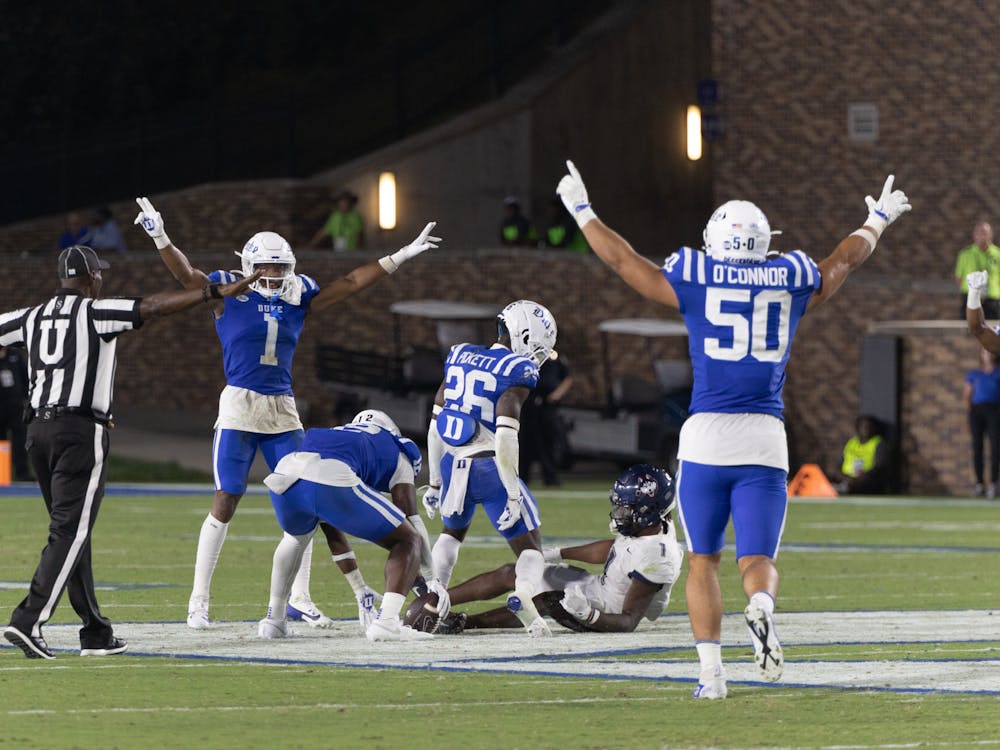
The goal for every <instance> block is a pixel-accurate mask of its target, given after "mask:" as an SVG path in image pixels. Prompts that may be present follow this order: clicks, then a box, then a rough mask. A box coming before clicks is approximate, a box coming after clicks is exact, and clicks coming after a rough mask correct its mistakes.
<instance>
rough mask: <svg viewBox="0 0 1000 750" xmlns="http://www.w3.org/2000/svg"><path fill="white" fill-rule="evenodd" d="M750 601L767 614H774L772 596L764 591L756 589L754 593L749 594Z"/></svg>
mask: <svg viewBox="0 0 1000 750" xmlns="http://www.w3.org/2000/svg"><path fill="white" fill-rule="evenodd" d="M750 603H751V604H756V605H757V606H758V607H760V608H761V609H762V610H764V611H765V612H767V613H768V614H769V615H773V614H774V597H772V596H771V595H770V594H769V593H767V592H766V591H758V592H757V593H756V594H754V595H753V596H751V597H750Z"/></svg>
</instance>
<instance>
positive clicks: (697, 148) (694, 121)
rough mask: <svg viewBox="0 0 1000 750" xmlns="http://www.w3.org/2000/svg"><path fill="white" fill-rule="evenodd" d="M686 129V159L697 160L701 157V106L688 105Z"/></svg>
mask: <svg viewBox="0 0 1000 750" xmlns="http://www.w3.org/2000/svg"><path fill="white" fill-rule="evenodd" d="M687 131H688V132H687V152H688V159H690V160H691V161H698V160H699V159H700V158H701V107H699V106H697V105H696V104H692V105H691V106H689V107H688V114H687Z"/></svg>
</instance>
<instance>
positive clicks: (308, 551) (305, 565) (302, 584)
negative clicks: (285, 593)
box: [292, 529, 316, 601]
mask: <svg viewBox="0 0 1000 750" xmlns="http://www.w3.org/2000/svg"><path fill="white" fill-rule="evenodd" d="M315 533H316V530H315V529H313V531H312V532H310V533H309V534H306V535H305V536H306V537H308V538H309V544H307V545H306V547H305V549H304V550H302V563H301V564H300V565H299V569H298V571H297V572H296V573H295V580H294V581H292V599H307V600H309V601H312V597H311V596H310V595H309V576H310V575H311V574H312V561H313V534H315Z"/></svg>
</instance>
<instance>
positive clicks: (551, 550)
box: [542, 547, 562, 565]
mask: <svg viewBox="0 0 1000 750" xmlns="http://www.w3.org/2000/svg"><path fill="white" fill-rule="evenodd" d="M542 559H543V560H544V561H545V562H546V563H548V564H549V565H558V564H559V563H561V562H562V549H561V548H560V547H542Z"/></svg>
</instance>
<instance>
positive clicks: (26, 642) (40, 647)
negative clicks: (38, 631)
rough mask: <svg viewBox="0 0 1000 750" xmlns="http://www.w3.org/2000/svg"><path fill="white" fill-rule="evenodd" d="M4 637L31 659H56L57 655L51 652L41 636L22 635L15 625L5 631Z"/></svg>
mask: <svg viewBox="0 0 1000 750" xmlns="http://www.w3.org/2000/svg"><path fill="white" fill-rule="evenodd" d="M3 637H4V638H6V639H7V640H8V641H10V642H11V643H12V644H14V645H15V646H17V647H18V648H19V649H21V650H22V651H23V652H24V655H25V656H27V657H28V658H29V659H55V658H56V655H55V654H53V653H52V651H51V650H49V645H48V644H47V643H46V642H45V639H44V638H42V637H41V636H40V635H39V636H37V637H36V636H33V635H30V634H25V633H22V632H21V631H20V630H18V629H17V628H15V627H14V626H13V625H9V626H8V627H7V628H6V629H5V630H4V631H3Z"/></svg>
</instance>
